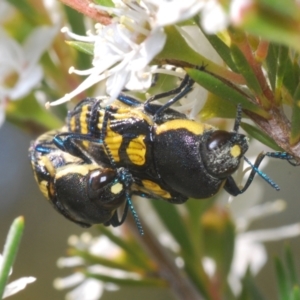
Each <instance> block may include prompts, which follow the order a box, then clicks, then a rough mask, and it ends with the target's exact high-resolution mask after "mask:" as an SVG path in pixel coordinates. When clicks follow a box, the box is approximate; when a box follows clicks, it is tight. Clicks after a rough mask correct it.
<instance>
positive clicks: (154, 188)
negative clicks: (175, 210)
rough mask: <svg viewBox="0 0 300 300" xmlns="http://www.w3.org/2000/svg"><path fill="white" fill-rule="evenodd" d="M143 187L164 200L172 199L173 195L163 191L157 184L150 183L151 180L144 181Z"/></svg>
mask: <svg viewBox="0 0 300 300" xmlns="http://www.w3.org/2000/svg"><path fill="white" fill-rule="evenodd" d="M142 184H143V186H144V187H145V188H146V189H147V190H149V191H152V192H153V193H154V194H156V195H158V196H161V197H163V198H167V199H169V198H171V195H170V193H169V192H167V191H165V190H163V189H162V188H161V187H160V186H159V185H158V184H157V183H155V182H153V181H150V180H146V179H145V180H142Z"/></svg>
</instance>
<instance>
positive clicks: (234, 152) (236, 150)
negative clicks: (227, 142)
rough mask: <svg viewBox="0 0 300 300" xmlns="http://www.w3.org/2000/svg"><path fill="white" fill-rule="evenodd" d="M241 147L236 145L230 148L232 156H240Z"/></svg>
mask: <svg viewBox="0 0 300 300" xmlns="http://www.w3.org/2000/svg"><path fill="white" fill-rule="evenodd" d="M241 152H242V151H241V147H240V146H239V145H234V146H233V147H232V148H231V149H230V154H231V156H232V157H238V156H240V155H241Z"/></svg>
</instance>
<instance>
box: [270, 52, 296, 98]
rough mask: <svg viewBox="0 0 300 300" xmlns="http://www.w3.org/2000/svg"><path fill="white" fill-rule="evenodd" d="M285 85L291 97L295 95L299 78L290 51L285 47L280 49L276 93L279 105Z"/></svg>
mask: <svg viewBox="0 0 300 300" xmlns="http://www.w3.org/2000/svg"><path fill="white" fill-rule="evenodd" d="M283 84H284V86H285V87H286V88H287V90H288V91H289V93H290V95H293V94H294V93H295V89H296V87H297V84H298V80H297V78H295V74H294V66H293V64H292V62H291V60H290V57H289V49H288V48H287V47H285V46H281V47H279V56H278V68H277V74H276V92H275V98H276V101H277V103H280V102H279V101H281V95H282V85H283Z"/></svg>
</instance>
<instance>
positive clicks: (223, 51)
mask: <svg viewBox="0 0 300 300" xmlns="http://www.w3.org/2000/svg"><path fill="white" fill-rule="evenodd" d="M195 19H196V24H197V25H198V26H199V27H200V29H201V31H202V33H203V34H204V35H205V37H206V38H207V40H208V41H209V42H210V44H211V45H212V46H213V47H214V49H215V50H216V51H217V53H218V54H219V55H220V57H221V58H222V59H223V60H224V62H225V63H226V65H227V66H228V67H229V68H230V69H231V70H232V71H234V72H238V69H237V67H236V65H235V63H234V61H233V59H232V56H231V53H230V48H229V47H228V46H227V45H226V44H225V43H224V42H223V41H222V40H221V39H220V38H219V37H218V36H217V35H215V34H207V33H206V32H205V30H203V29H202V28H201V26H200V25H199V24H201V21H200V16H199V15H197V16H196V17H195Z"/></svg>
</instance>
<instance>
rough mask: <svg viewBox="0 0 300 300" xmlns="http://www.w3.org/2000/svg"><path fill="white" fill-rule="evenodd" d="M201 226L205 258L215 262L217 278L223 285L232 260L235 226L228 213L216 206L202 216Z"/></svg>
mask: <svg viewBox="0 0 300 300" xmlns="http://www.w3.org/2000/svg"><path fill="white" fill-rule="evenodd" d="M201 225H202V226H201V227H202V234H203V240H204V246H205V256H209V257H211V258H213V260H214V261H215V262H216V266H217V273H218V278H219V279H220V281H221V282H223V283H225V282H226V279H227V275H228V272H229V271H230V267H231V261H232V258H233V251H234V238H235V226H234V224H233V222H232V220H231V218H230V215H229V213H228V212H227V211H226V210H223V209H220V208H219V207H217V206H214V207H212V208H211V209H210V210H208V211H207V212H206V213H205V214H204V215H203V216H202V218H201ZM220 249H222V251H220Z"/></svg>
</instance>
